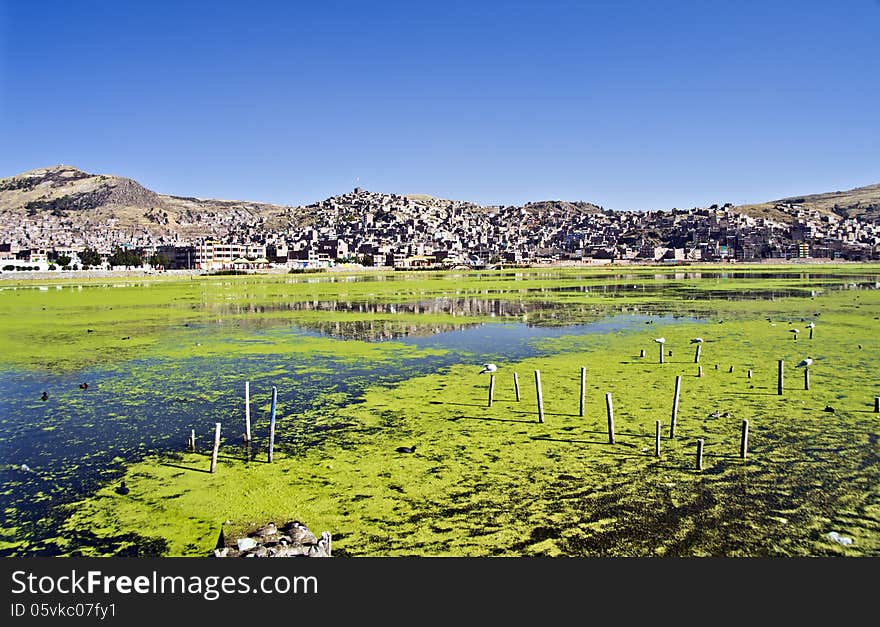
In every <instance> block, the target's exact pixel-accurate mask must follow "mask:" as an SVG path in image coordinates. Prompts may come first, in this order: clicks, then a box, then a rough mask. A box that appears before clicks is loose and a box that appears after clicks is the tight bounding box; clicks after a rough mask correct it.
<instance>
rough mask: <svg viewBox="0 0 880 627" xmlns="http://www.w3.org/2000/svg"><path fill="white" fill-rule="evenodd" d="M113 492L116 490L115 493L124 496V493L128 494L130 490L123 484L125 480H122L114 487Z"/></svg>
mask: <svg viewBox="0 0 880 627" xmlns="http://www.w3.org/2000/svg"><path fill="white" fill-rule="evenodd" d="M115 492H116V494H121V495H123V496H125V495H126V494H128V493H129V492H130V490H129V489H128V486H127V485H125V481H123V482H122V483H120V484H119V485H118V486H117V487H116V490H115Z"/></svg>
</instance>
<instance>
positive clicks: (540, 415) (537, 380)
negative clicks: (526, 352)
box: [535, 370, 544, 422]
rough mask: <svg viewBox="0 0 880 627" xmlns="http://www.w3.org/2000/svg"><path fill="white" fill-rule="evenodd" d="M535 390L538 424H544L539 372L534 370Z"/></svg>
mask: <svg viewBox="0 0 880 627" xmlns="http://www.w3.org/2000/svg"><path fill="white" fill-rule="evenodd" d="M535 389H536V390H537V391H538V422H544V397H543V396H542V395H541V371H540V370H535Z"/></svg>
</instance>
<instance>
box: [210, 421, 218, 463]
mask: <svg viewBox="0 0 880 627" xmlns="http://www.w3.org/2000/svg"><path fill="white" fill-rule="evenodd" d="M219 451H220V423H219V422H218V423H217V424H215V425H214V450H213V452H212V453H211V472H214V471H215V470H216V469H217V453H218V452H219Z"/></svg>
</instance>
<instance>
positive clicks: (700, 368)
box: [697, 366, 703, 377]
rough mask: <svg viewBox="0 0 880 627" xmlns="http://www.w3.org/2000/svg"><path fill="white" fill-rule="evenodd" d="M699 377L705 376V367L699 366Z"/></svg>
mask: <svg viewBox="0 0 880 627" xmlns="http://www.w3.org/2000/svg"><path fill="white" fill-rule="evenodd" d="M697 376H698V377H702V376H703V367H702V366H697Z"/></svg>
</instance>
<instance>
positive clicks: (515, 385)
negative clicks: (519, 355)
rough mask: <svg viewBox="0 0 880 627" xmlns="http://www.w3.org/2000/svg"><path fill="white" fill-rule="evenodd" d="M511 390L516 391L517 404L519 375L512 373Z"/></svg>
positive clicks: (517, 400)
mask: <svg viewBox="0 0 880 627" xmlns="http://www.w3.org/2000/svg"><path fill="white" fill-rule="evenodd" d="M513 389H514V390H515V391H516V402H517V403H519V375H518V374H517V373H515V372H514V373H513Z"/></svg>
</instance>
